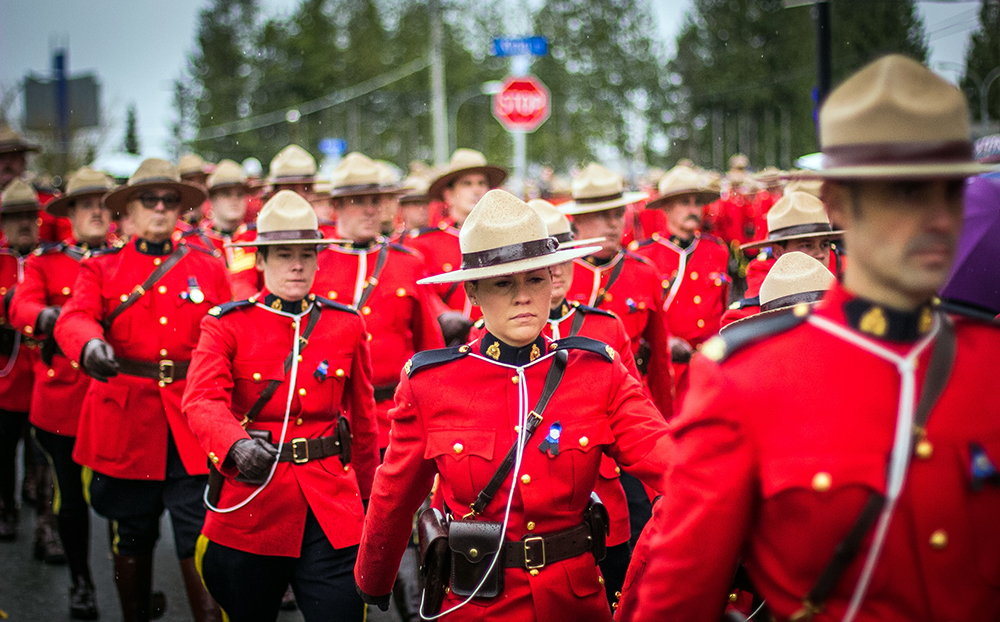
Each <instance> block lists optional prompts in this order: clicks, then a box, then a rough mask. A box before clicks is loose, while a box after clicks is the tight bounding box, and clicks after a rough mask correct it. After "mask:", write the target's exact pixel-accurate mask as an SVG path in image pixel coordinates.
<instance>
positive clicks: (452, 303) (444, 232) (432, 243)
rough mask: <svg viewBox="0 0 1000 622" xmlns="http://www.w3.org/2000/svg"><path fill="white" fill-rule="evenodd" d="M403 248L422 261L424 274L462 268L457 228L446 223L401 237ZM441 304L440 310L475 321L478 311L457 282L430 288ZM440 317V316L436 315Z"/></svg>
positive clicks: (480, 314) (448, 222) (451, 223)
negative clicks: (412, 250)
mask: <svg viewBox="0 0 1000 622" xmlns="http://www.w3.org/2000/svg"><path fill="white" fill-rule="evenodd" d="M400 239H401V241H402V244H403V245H404V246H407V247H409V248H412V249H414V250H416V251H417V252H419V253H420V254H421V255H422V256H423V258H424V266H425V267H426V269H427V270H426V271H427V274H429V275H435V274H442V273H444V272H451V271H452V270H458V269H459V268H460V267H461V266H462V249H461V247H460V246H459V244H458V229H456V228H455V227H454V222H452V221H450V220H444V221H441V224H439V225H438V226H437V227H425V228H423V229H418V230H417V231H416V232H410V233H409V234H408V235H405V236H401V238H400ZM430 287H431V288H432V289H433V290H434V293H436V294H437V295H438V297H439V298H440V299H441V300H442V302H443V303H444V307H447V308H444V307H439V309H440V311H447V310H448V309H453V310H455V311H461V312H462V313H464V314H465V316H466V317H468V318H471V319H473V320H476V319H479V318H480V317H481V316H482V312H481V311H480V310H479V308H478V307H473V306H472V304H471V303H470V302H469V299H468V297H467V296H466V295H465V288H464V287H462V284H461V283H457V284H456V283H441V284H438V285H431V286H430ZM439 315H440V313H439Z"/></svg>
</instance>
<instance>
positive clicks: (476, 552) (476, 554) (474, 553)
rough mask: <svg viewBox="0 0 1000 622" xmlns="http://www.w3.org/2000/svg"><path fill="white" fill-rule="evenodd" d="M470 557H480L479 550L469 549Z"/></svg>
mask: <svg viewBox="0 0 1000 622" xmlns="http://www.w3.org/2000/svg"><path fill="white" fill-rule="evenodd" d="M469 557H471V558H472V559H476V558H477V557H479V549H469Z"/></svg>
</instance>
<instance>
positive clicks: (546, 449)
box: [538, 421, 562, 458]
mask: <svg viewBox="0 0 1000 622" xmlns="http://www.w3.org/2000/svg"><path fill="white" fill-rule="evenodd" d="M561 435H562V424H561V423H559V422H558V421H556V422H555V423H553V424H552V425H550V426H549V433H548V435H547V436H546V437H545V439H544V440H542V442H541V443H539V445H538V450H539V451H541V452H542V453H545V454H548V456H549V457H550V458H555V457H556V456H558V455H559V437H560V436H561Z"/></svg>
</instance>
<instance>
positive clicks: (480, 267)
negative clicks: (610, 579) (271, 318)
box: [355, 190, 667, 621]
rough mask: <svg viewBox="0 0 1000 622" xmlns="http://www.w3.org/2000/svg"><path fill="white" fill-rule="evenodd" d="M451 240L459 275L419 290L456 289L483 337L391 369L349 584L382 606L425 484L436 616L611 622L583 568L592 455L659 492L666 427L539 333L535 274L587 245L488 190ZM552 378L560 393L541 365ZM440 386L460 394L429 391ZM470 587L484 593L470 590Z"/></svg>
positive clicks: (603, 372) (617, 383)
mask: <svg viewBox="0 0 1000 622" xmlns="http://www.w3.org/2000/svg"><path fill="white" fill-rule="evenodd" d="M461 244H462V264H461V268H460V269H459V270H455V271H451V272H448V273H444V274H441V275H438V276H435V277H430V278H429V279H427V281H428V282H431V283H447V282H454V281H458V282H463V281H464V282H465V289H466V294H467V295H468V296H469V298H470V300H472V301H473V302H474V303H475V304H477V305H480V306H481V308H482V310H483V317H484V318H485V324H486V333H485V334H484V335H483V337H482V338H481V339H480V340H478V341H477V342H475V343H472V344H468V345H462V346H458V347H455V348H449V349H446V350H435V351H430V352H422V353H418V354H417V355H415V356H414V357H413V359H412V360H411V361H409V362H407V364H406V365H404V367H403V373H402V375H401V384H400V387H399V389H398V391H397V393H396V407H395V408H394V409H393V410H392V411H391V412H390V419H391V420H392V426H393V427H392V432H391V434H392V442H391V443H390V444H389V449H388V451H387V453H386V457H385V461H384V462H383V464H382V466H381V467H380V468H379V470H378V472H377V473H376V477H375V484H374V486H373V490H372V499H371V503H370V505H369V508H368V515H367V517H366V520H365V530H364V534H363V535H362V540H361V550H360V552H359V555H358V564H357V567H356V569H355V578H356V580H357V582H358V586H359V589H360V590H361V591H362V593H363V596H364V598H365V599H366V600H367V601H368V602H370V603H377V604H379V605H380V606H381V607H382V608H383V609H384V608H386V607H387V606H388V600H389V596H388V595H389V592H390V590H391V588H392V584H393V580H394V577H395V574H396V568H398V567H399V561H400V557H401V556H402V554H403V550H404V548H405V547H406V541H407V540H408V538H409V534H410V530H411V517H412V515H413V512H414V511H415V510H416V509H417V507H418V506H419V505H420V504H421V502H422V501H423V500H424V498H425V497H426V495H427V493H428V492H429V491H430V489H431V486H432V482H433V480H434V477H435V474H437V475H438V476H439V477H440V483H439V486H438V493H439V494H440V495H441V496H442V497H443V501H444V504H445V507H446V508H447V509H448V510H450V513H453V516H454V520H452V521H451V523H450V527H449V529H450V531H451V535H449V536H448V538H449V546H450V547H452V550H454V551H455V553H454V555H453V556H452V573H451V580H450V587H449V590H448V592H447V593H446V594H444V593H443V592H444V587H443V586H442V589H441V592H440V593H438V595H439V596H443V599H444V601H443V614H444V615H446V616H447V619H450V620H473V619H474V620H501V619H503V620H509V621H514V620H525V621H526V620H553V621H559V620H577V619H586V620H610V618H611V614H610V608H609V607H608V605H607V599H606V596H605V594H604V590H603V589H602V585H601V583H602V578H601V576H600V573H599V571H598V569H597V566H596V564H595V563H594V559H595V557H598V558H599V557H601V556H602V549H603V542H604V537H603V536H604V527H603V525H602V526H601V527H600V529H601V531H600V532H597V531H595V530H594V529H592V528H591V526H590V525H591V523H588V522H584V516H585V510H586V508H587V505H588V500H589V499H590V498H591V495H592V491H593V490H594V486H595V484H596V482H597V476H598V469H599V465H600V457H601V455H602V452H606V453H608V454H609V455H611V456H613V457H614V458H616V459H618V461H619V462H620V463H621V464H623V465H630V466H629V467H628V468H629V469H631V470H632V472H633V473H635V474H637V476H639V477H641V478H642V479H643V480H644V481H645V482H647V483H648V484H649V485H650V486H652V487H653V488H654V489H656V490H659V489H660V488H659V481H660V479H661V477H662V473H663V471H664V470H665V468H666V465H667V456H666V453H665V446H664V445H663V443H662V441H663V440H664V439H665V435H666V424H665V423H664V422H663V419H662V417H661V416H660V414H659V413H658V412H657V411H656V409H655V407H654V406H653V405H652V403H650V402H649V400H648V398H647V397H646V396H645V395H644V393H643V390H642V386H641V384H640V383H639V382H638V381H637V380H636V379H635V378H634V377H632V376H631V375H630V374H629V372H628V370H627V369H626V368H625V366H624V365H623V364H622V363H621V361H620V357H619V356H618V355H617V353H616V352H615V351H614V349H612V348H611V347H610V346H608V345H606V344H604V343H601V342H598V341H596V340H592V339H588V338H585V337H579V336H577V337H565V338H563V339H560V340H558V341H551V340H549V339H547V338H545V337H544V336H543V335H542V334H541V332H542V329H543V327H544V326H545V322H546V317H547V316H548V309H549V303H550V300H551V281H550V279H549V272H548V267H549V266H553V265H556V264H560V263H564V262H566V261H568V260H571V259H572V258H573V257H579V256H582V255H585V254H587V253H591V252H593V251H595V250H596V248H595V247H583V248H577V249H567V250H557V247H558V243H557V242H556V240H555V239H553V238H550V237H549V236H548V233H547V231H546V227H545V224H544V222H543V221H542V219H541V218H540V217H539V216H538V214H537V213H535V212H534V211H533V210H532V209H531V208H530V207H528V206H527V205H526V204H525V203H524V202H522V201H520V200H519V199H517V198H516V197H514V196H513V195H511V194H509V193H506V192H504V191H502V190H493V191H490V192H488V193H487V194H486V195H485V196H484V197H483V199H482V200H481V201H480V202H479V204H478V205H477V206H476V208H475V209H474V210H473V211H472V213H471V214H470V216H469V217H468V219H467V220H466V221H465V224H464V226H463V228H462V232H461ZM567 354H568V356H567ZM563 368H564V369H565V376H564V378H563V379H562V380H561V382H560V381H559V377H558V375H556V377H555V378H553V375H552V374H550V371H549V370H550V369H555V370H556V372H558V371H559V370H560V369H563ZM455 378H462V379H463V382H462V384H461V385H460V386H453V387H452V390H449V391H441V387H442V386H443V385H446V384H453V382H454V379H455ZM543 384H544V385H547V390H545V391H544V392H545V394H547V395H549V396H550V397H551V399H550V401H548V402H547V407H546V405H544V403H543V402H544V401H543V400H540V398H541V397H542V395H543ZM536 427H537V428H538V431H537V432H535V428H536ZM518 448H520V449H518ZM505 454H507V455H508V458H509V459H508V460H505V459H504V455H505ZM502 463H503V464H506V467H507V468H504V467H503V466H501V464H502ZM511 471H513V473H511ZM493 477H498V479H497V480H496V484H495V485H493V486H488V485H487V482H489V481H490V480H491V479H492V478H493ZM480 489H484V490H483V495H484V496H479V495H477V493H479V492H480ZM490 489H492V492H490ZM487 493H489V494H487ZM477 497H478V498H479V499H480V501H479V502H476V500H477ZM490 498H492V501H487V499H490ZM469 508H471V509H472V512H469V510H468V509H469ZM428 512H431V514H430V515H429V516H435V515H434V514H433V512H434V510H429V511H428ZM463 516H464V519H463V518H462V517H463ZM484 531H485V533H484ZM463 533H465V534H468V536H469V538H468V539H465V538H463V537H462V535H461V534H463ZM574 534H576V535H574ZM491 551H498V552H499V554H498V555H497V556H493V555H490V554H489V553H490V552H491ZM493 559H495V560H496V564H494V565H493V568H494V570H493V571H492V572H490V571H487V567H488V566H489V565H490V564H491V560H493ZM462 560H464V561H462ZM480 576H485V577H486V579H487V580H488V583H489V587H488V588H486V589H485V590H484V589H482V588H481V587H477V586H476V584H477V582H478V581H477V580H478V579H479V577H480ZM499 577H502V579H501V578H499ZM470 594H471V596H469V595H470ZM476 595H482V596H484V597H481V598H475V596H476ZM431 596H433V594H431ZM426 597H427V593H426V592H425V601H424V604H425V605H426V604H427V598H426ZM473 599H474V600H473ZM466 600H469V601H470V602H468V604H467V605H466V604H463V603H464V602H465V601H466ZM433 613H437V612H436V611H431V612H428V611H426V610H425V611H424V614H433Z"/></svg>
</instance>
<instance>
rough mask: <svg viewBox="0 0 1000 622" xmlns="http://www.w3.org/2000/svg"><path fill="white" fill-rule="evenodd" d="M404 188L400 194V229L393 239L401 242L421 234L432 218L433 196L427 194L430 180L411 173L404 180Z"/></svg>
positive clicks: (403, 242)
mask: <svg viewBox="0 0 1000 622" xmlns="http://www.w3.org/2000/svg"><path fill="white" fill-rule="evenodd" d="M402 188H403V194H401V195H400V196H399V219H400V221H401V225H400V231H399V233H397V234H396V237H395V238H394V239H393V241H394V242H397V243H399V244H405V243H406V238H407V237H409V236H411V235H417V234H419V233H420V232H421V231H422V230H423V229H424V228H426V227H427V225H428V223H429V222H430V218H431V210H430V207H431V198H430V197H429V196H427V189H428V188H430V181H429V180H427V179H425V178H423V177H421V176H419V175H410V176H409V177H407V178H406V179H404V180H403V183H402Z"/></svg>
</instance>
